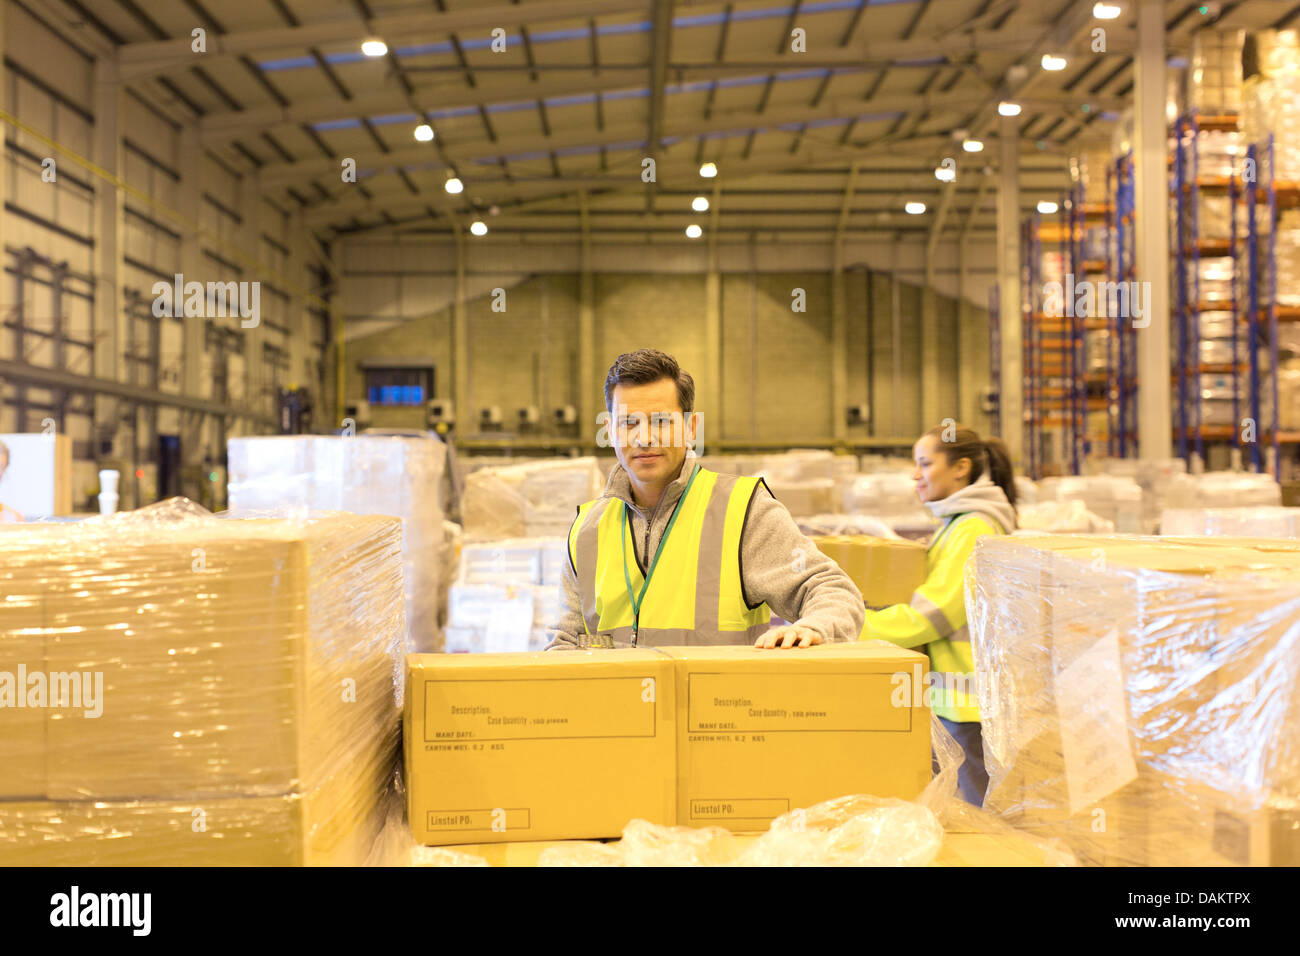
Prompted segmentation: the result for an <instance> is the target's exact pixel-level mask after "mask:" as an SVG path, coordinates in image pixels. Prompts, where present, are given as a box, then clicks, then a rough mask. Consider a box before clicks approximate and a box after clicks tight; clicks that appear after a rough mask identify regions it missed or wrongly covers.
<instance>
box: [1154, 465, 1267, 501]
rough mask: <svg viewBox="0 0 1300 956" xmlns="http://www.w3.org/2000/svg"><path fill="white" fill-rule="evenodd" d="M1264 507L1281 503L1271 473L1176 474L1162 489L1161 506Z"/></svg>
mask: <svg viewBox="0 0 1300 956" xmlns="http://www.w3.org/2000/svg"><path fill="white" fill-rule="evenodd" d="M1206 502H1213V503H1214V505H1215V507H1220V508H1228V507H1239V508H1244V507H1261V506H1263V507H1266V506H1270V505H1280V504H1281V503H1282V488H1281V486H1280V485H1279V484H1278V483H1277V482H1276V481H1275V480H1274V479H1273V476H1272V475H1267V474H1255V473H1254V472H1245V471H1208V472H1206V473H1205V474H1201V475H1178V476H1176V477H1175V478H1174V479H1173V480H1172V481H1170V482H1169V484H1168V485H1167V487H1166V489H1165V494H1164V499H1163V502H1162V504H1163V507H1164V508H1202V507H1204V506H1205V504H1206Z"/></svg>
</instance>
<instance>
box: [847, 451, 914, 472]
mask: <svg viewBox="0 0 1300 956" xmlns="http://www.w3.org/2000/svg"><path fill="white" fill-rule="evenodd" d="M915 468H916V463H915V462H913V461H912V460H911V459H910V458H900V457H898V456H895V455H859V456H858V471H859V472H861V473H862V474H864V475H878V474H880V473H881V472H899V471H902V472H906V473H907V474H909V475H910V474H911V473H912V471H913V470H914V469H915Z"/></svg>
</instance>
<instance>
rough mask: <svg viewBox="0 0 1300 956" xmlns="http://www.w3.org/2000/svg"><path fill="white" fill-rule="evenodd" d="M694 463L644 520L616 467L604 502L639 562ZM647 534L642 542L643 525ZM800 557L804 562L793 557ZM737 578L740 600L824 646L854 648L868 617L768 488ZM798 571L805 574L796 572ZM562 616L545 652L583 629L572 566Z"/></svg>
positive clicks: (849, 582) (758, 496) (853, 588)
mask: <svg viewBox="0 0 1300 956" xmlns="http://www.w3.org/2000/svg"><path fill="white" fill-rule="evenodd" d="M695 463H696V457H695V455H694V454H693V453H689V452H688V454H687V458H686V461H685V462H684V464H683V466H682V471H681V473H680V474H679V475H678V477H677V478H676V479H675V480H674V481H673V482H672V483H671V484H669V485H668V487H667V488H665V489H664V493H663V495H662V496H661V497H660V499H659V504H658V505H657V506H656V507H654V508H652V509H651V510H650V514H649V515H647V514H645V513H644V512H643V511H642V510H641V509H640V508H639V507H637V504H636V501H635V500H634V499H633V497H632V486H631V483H630V481H629V480H628V476H627V472H626V471H625V470H624V469H623V466H622V465H620V464H615V465H614V468H613V470H612V471H611V472H610V473H609V480H608V481H607V482H606V483H605V491H604V493H603V494H602V495H601V497H605V498H608V497H613V498H617V499H619V500H620V501H623V502H626V503H627V505H628V514H629V516H630V518H631V525H632V540H633V543H634V544H635V547H636V552H637V555H638V557H640V558H641V559H642V560H643V562H644V561H648V558H647V555H653V554H654V553H655V549H657V548H658V547H659V541H660V539H661V538H662V537H663V533H664V529H665V528H666V527H667V526H668V519H669V517H670V516H671V515H672V513H673V507H674V505H676V504H677V500H678V499H679V498H681V496H682V492H683V491H684V490H685V488H686V480H687V479H688V478H689V477H690V474H691V470H692V468H693V467H694V466H695ZM647 522H648V523H649V526H650V535H649V540H648V541H647V539H646V524H647ZM796 549H801V550H802V551H803V556H802V560H801V561H799V560H797V559H798V558H799V554H798V551H797V550H796ZM740 551H741V565H742V571H743V574H742V578H741V584H742V586H743V587H744V591H745V597H746V598H747V599H748V600H749V601H751V602H756V601H760V600H761V601H765V602H766V603H767V605H768V607H770V608H771V609H772V612H773V613H774V614H776V615H777V616H778V617H780V618H782V619H784V620H786V621H790V622H791V623H793V624H798V625H800V626H802V627H807V628H811V629H812V630H815V631H817V633H819V634H820V635H821V637H822V640H823V641H825V642H827V643H830V642H832V641H856V640H857V639H858V634H859V632H860V631H861V630H862V622H863V620H864V619H865V617H866V608H865V606H864V604H863V601H862V593H861V592H860V591H859V590H858V588H857V585H855V584H854V583H853V579H852V578H850V577H849V576H848V575H847V574H845V573H844V571H843V570H842V569H841V568H840V566H839V565H838V564H836V563H835V562H834V561H832V560H831V559H830V558H828V557H826V555H824V554H822V553H821V552H820V551H818V550H817V546H816V545H815V544H813V543H812V542H811V541H810V540H808V538H807V537H805V536H804V534H803V533H802V532H801V531H800V530H799V527H798V525H796V524H795V521H794V518H793V517H791V515H790V512H789V511H788V510H787V509H786V507H785V505H783V504H781V503H780V502H779V501H777V500H776V498H774V497H773V496H772V494H771V493H770V492H769V491H768V490H767V489H766V487H765V486H760V487H759V488H758V490H757V491H756V492H755V493H754V499H753V503H752V504H751V506H750V510H749V516H748V518H747V519H746V521H745V529H744V531H743V533H742V534H741V538H740ZM799 567H802V568H803V570H797V568H799ZM561 587H562V590H563V597H562V604H561V608H562V609H561V614H560V620H559V622H558V624H556V625H555V626H554V627H552V628H550V630H551V632H552V633H551V638H552V639H551V643H550V644H549V645H548V646H547V648H546V649H547V650H548V651H549V650H558V649H573V648H576V647H577V646H578V641H577V639H578V636H579V635H581V634H583V633H584V631H585V628H584V627H583V623H582V597H581V595H580V594H579V592H578V579H577V575H575V574H574V571H573V567H572V566H571V565H570V564H569V562H567V561H566V562H565V564H564V583H563V585H561Z"/></svg>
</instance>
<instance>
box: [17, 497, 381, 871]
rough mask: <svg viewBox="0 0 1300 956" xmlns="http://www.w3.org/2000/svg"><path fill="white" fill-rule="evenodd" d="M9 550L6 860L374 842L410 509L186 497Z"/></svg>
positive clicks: (81, 859)
mask: <svg viewBox="0 0 1300 956" xmlns="http://www.w3.org/2000/svg"><path fill="white" fill-rule="evenodd" d="M0 554H3V560H2V561H0V578H2V579H3V588H4V591H5V594H6V595H7V600H6V601H5V602H4V605H3V609H2V610H0V675H2V676H0V700H4V697H5V695H6V693H9V694H12V693H13V691H14V689H15V686H19V687H21V693H22V694H23V695H24V699H25V704H26V706H24V707H21V708H18V707H14V706H12V703H13V701H12V700H11V701H8V702H7V705H6V706H4V707H0V766H3V767H4V771H3V773H0V865H6V866H13V865H87V864H90V865H98V866H104V865H136V866H149V865H167V866H175V865H202V866H211V865H299V864H316V863H344V864H356V863H359V862H360V861H361V860H363V859H364V858H365V855H366V852H367V851H368V850H369V847H370V843H371V842H372V841H373V840H374V838H375V836H376V835H377V833H378V832H379V831H378V827H380V826H382V822H383V818H384V816H385V814H386V812H387V807H386V805H385V804H386V802H387V801H388V799H389V797H390V796H391V794H390V782H391V780H392V775H393V773H394V771H395V768H396V765H397V763H396V761H397V758H398V749H397V743H398V727H399V720H400V715H401V702H400V700H399V696H400V686H401V685H400V679H401V673H402V671H401V667H402V664H403V661H404V653H403V652H404V638H405V623H404V619H403V615H404V604H403V592H402V555H401V525H400V523H399V522H398V521H397V519H394V518H388V517H383V516H378V515H352V514H337V513H336V514H319V513H313V514H311V515H307V516H302V517H299V518H296V519H291V520H283V519H281V520H267V519H235V518H225V517H222V518H217V517H214V516H212V515H211V514H209V513H207V512H206V511H204V510H203V509H202V508H200V507H199V506H198V505H195V504H193V503H192V502H188V501H185V500H183V499H171V500H168V501H165V502H161V503H159V504H157V505H151V506H149V507H147V508H142V509H140V510H138V511H134V512H126V513H122V514H119V515H115V516H113V517H111V518H104V519H101V518H93V519H89V520H86V521H80V522H74V523H51V524H28V525H18V526H13V527H11V528H7V529H5V530H4V532H3V533H0ZM14 675H23V676H22V677H21V678H20V679H19V680H18V681H17V682H16V685H15V684H13V683H10V682H9V681H6V680H4V678H6V677H8V678H12V677H13V676H14ZM6 687H7V690H6ZM47 692H48V694H49V696H48V697H47V696H46V695H47ZM34 695H35V696H34ZM65 695H66V696H65ZM196 821H202V824H203V825H202V826H198V825H196Z"/></svg>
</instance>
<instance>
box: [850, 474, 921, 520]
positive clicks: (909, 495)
mask: <svg viewBox="0 0 1300 956" xmlns="http://www.w3.org/2000/svg"><path fill="white" fill-rule="evenodd" d="M844 511H845V512H846V513H848V514H869V515H876V516H878V517H886V516H892V515H909V516H910V515H915V514H916V513H918V512H923V511H924V506H922V504H921V502H920V499H919V498H917V496H916V482H915V481H913V480H912V476H911V474H910V472H905V471H885V472H880V473H878V474H874V475H859V476H858V477H857V478H856V479H854V481H853V483H852V484H851V485H850V486H849V487H848V488H847V489H846V490H845V493H844Z"/></svg>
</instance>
